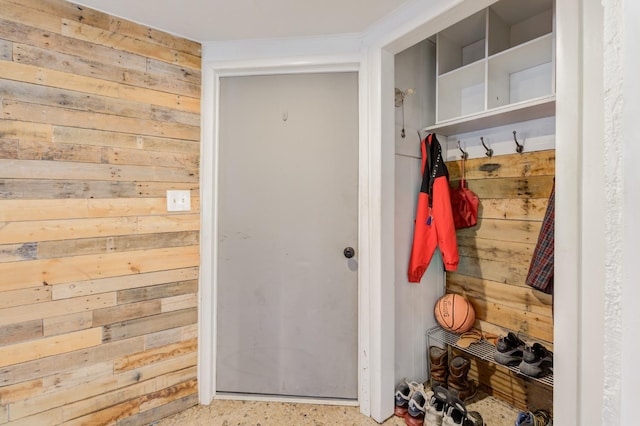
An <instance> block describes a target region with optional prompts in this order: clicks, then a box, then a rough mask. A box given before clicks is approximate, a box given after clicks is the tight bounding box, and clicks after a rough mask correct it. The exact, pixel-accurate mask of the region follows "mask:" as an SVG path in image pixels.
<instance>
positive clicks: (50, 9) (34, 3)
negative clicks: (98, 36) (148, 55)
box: [6, 0, 111, 28]
mask: <svg viewBox="0 0 640 426" xmlns="http://www.w3.org/2000/svg"><path fill="white" fill-rule="evenodd" d="M6 1H7V2H9V3H17V4H20V5H23V6H26V7H29V8H31V9H34V10H37V11H41V12H45V13H46V14H49V15H53V16H57V17H65V18H69V19H74V20H76V21H78V22H84V23H85V24H88V25H93V26H97V27H101V28H108V27H109V25H110V22H111V16H110V15H107V14H106V13H103V12H99V11H97V10H94V9H90V8H87V7H84V6H80V5H78V4H75V3H70V2H66V1H63V2H60V1H42V0H6Z"/></svg>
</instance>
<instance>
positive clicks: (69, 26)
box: [61, 19, 201, 70]
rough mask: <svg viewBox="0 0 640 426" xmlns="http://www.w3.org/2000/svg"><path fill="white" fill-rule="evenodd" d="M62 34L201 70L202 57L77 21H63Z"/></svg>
mask: <svg viewBox="0 0 640 426" xmlns="http://www.w3.org/2000/svg"><path fill="white" fill-rule="evenodd" d="M61 33H62V34H63V35H65V36H68V37H73V38H76V39H79V40H84V41H87V42H90V43H93V44H98V45H100V46H106V47H111V48H113V49H117V50H124V51H125V52H130V53H133V54H136V55H140V56H144V57H147V58H153V59H157V60H160V61H163V62H168V63H170V64H177V65H180V66H183V67H187V68H192V69H194V70H199V69H200V66H201V59H200V56H196V55H192V54H190V53H186V52H180V51H176V50H172V49H167V48H161V47H159V46H158V45H157V44H155V43H149V42H147V41H145V40H140V39H136V38H133V37H128V36H127V35H125V34H122V33H118V32H111V31H107V30H104V29H101V28H97V27H93V26H90V25H86V24H83V23H80V22H77V21H73V20H68V19H62V31H61Z"/></svg>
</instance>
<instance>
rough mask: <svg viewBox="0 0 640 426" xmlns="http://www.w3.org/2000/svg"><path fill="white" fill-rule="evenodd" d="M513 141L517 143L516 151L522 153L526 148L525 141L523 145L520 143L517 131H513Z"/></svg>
mask: <svg viewBox="0 0 640 426" xmlns="http://www.w3.org/2000/svg"><path fill="white" fill-rule="evenodd" d="M513 141H514V142H515V143H516V152H517V153H518V154H522V150H524V143H523V144H522V145H520V144H519V143H518V139H516V131H515V130H514V131H513Z"/></svg>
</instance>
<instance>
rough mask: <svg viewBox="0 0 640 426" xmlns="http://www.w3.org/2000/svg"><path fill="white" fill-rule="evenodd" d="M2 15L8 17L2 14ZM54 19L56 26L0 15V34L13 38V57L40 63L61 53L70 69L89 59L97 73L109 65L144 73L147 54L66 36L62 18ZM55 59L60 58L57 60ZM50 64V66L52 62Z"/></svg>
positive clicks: (6, 38)
mask: <svg viewBox="0 0 640 426" xmlns="http://www.w3.org/2000/svg"><path fill="white" fill-rule="evenodd" d="M0 1H4V0H0ZM6 3H7V2H6V1H5V4H6ZM15 7H19V6H15ZM25 10H29V9H25ZM44 16H47V15H44ZM2 18H7V17H6V16H4V15H3V16H2ZM47 19H51V17H50V16H47ZM52 19H53V20H55V21H57V26H56V28H42V27H38V26H37V25H36V26H29V25H25V24H26V23H25V22H23V21H20V20H16V19H12V18H10V17H9V18H8V19H0V24H1V25H0V37H1V38H3V39H5V40H10V41H12V42H14V61H16V62H24V63H30V64H31V65H37V64H36V62H37V61H38V60H39V59H41V60H42V62H41V63H45V64H46V63H47V61H46V59H53V58H57V57H60V58H64V59H61V60H64V61H67V65H69V66H70V67H71V68H70V69H72V68H73V67H74V66H77V65H78V64H84V63H90V64H93V65H94V66H95V67H96V74H97V73H100V72H106V71H105V70H107V69H111V70H114V71H113V72H115V70H116V69H120V70H123V71H126V70H127V69H128V70H131V71H132V72H135V73H138V74H144V72H145V70H146V62H147V61H146V58H144V57H142V56H140V55H135V54H132V53H129V52H126V51H122V50H116V49H112V48H110V47H107V46H101V45H99V44H94V43H90V42H87V41H85V40H81V39H78V38H73V37H67V36H66V35H64V34H61V25H62V22H61V21H62V20H61V19H60V18H57V17H53V18H52ZM38 52H40V53H38ZM42 52H49V54H48V55H46V56H42ZM38 58H39V59H38ZM56 62H58V61H57V60H56ZM52 65H53V61H52ZM47 66H48V67H49V64H47ZM51 68H55V66H51ZM79 74H82V73H79ZM89 75H90V74H89Z"/></svg>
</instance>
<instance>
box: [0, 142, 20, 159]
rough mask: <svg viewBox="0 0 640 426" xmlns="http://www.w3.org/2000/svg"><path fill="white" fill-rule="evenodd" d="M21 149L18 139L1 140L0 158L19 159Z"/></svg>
mask: <svg viewBox="0 0 640 426" xmlns="http://www.w3.org/2000/svg"><path fill="white" fill-rule="evenodd" d="M19 149H20V146H19V141H18V140H17V139H0V158H12V159H17V158H18V151H19Z"/></svg>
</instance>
